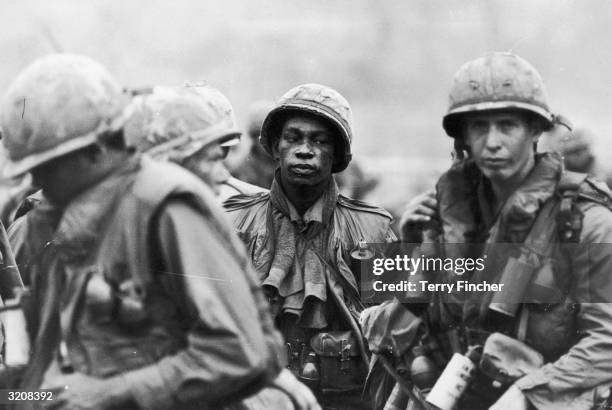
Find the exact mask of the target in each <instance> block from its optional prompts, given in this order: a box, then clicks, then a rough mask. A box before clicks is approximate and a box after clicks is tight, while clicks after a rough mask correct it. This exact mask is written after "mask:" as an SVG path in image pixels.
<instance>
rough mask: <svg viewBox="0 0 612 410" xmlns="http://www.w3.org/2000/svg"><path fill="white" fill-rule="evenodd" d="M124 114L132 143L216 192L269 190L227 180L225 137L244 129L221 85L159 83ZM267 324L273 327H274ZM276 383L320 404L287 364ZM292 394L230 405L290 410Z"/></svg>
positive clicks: (304, 404) (306, 405)
mask: <svg viewBox="0 0 612 410" xmlns="http://www.w3.org/2000/svg"><path fill="white" fill-rule="evenodd" d="M126 117H127V119H126V124H125V126H124V130H125V139H126V143H127V144H128V146H130V147H134V148H136V150H137V151H139V152H143V153H145V154H147V155H151V156H152V157H153V158H154V159H157V160H162V161H170V162H174V163H176V164H178V165H180V166H182V167H184V168H185V169H187V170H189V171H191V172H193V173H194V174H195V175H197V176H198V177H199V178H201V179H202V180H203V181H204V182H206V183H207V184H208V185H209V186H211V187H212V188H213V190H214V191H215V192H216V193H217V195H218V196H222V195H223V193H224V192H227V191H228V190H230V189H233V190H235V193H234V194H238V193H247V192H251V193H254V192H264V191H265V190H264V189H262V188H259V187H257V186H254V185H250V184H247V183H246V182H242V181H238V183H237V184H236V183H232V185H231V186H229V185H228V183H230V182H229V181H231V178H228V177H229V173H228V172H227V170H226V169H225V166H224V165H223V158H224V157H225V154H226V153H227V150H228V148H227V141H232V140H236V139H237V138H239V137H240V132H239V131H238V129H237V128H236V121H235V119H234V110H233V108H232V106H231V104H230V102H229V100H228V99H227V98H226V97H225V96H224V95H223V94H222V93H221V92H220V91H219V90H217V89H215V88H213V87H211V86H189V87H180V88H178V87H176V88H174V87H155V88H153V89H152V90H151V92H150V93H147V94H141V95H138V96H137V97H135V98H134V99H133V101H132V102H131V104H130V106H129V108H128V109H127V114H126ZM235 187H237V188H238V189H241V191H236V189H237V188H235ZM245 191H246V192H245ZM269 324H270V323H268V322H265V323H264V325H269ZM264 330H265V331H266V332H270V333H274V332H275V330H274V328H273V327H265V328H264ZM272 386H273V387H275V388H279V389H281V390H283V391H285V392H287V393H288V394H289V395H290V397H291V400H293V402H295V404H296V405H297V408H298V409H304V410H308V409H310V410H316V409H318V408H320V407H319V406H318V405H317V403H316V399H315V398H314V396H313V395H312V393H311V392H310V390H308V389H307V388H306V386H304V385H303V384H301V383H300V382H298V381H297V380H296V379H295V377H294V376H293V374H292V373H291V372H290V371H289V370H287V369H283V371H282V372H281V374H279V376H278V377H277V378H276V379H275V380H274V382H273V383H272ZM291 400H290V399H289V398H288V397H287V396H285V395H283V394H282V393H279V392H278V391H277V390H275V389H274V388H267V389H264V390H263V391H261V392H260V393H258V394H257V395H255V396H254V397H251V398H248V399H246V400H245V401H243V402H242V403H240V404H235V405H234V406H233V407H232V409H266V410H273V409H279V410H287V409H291V408H292V404H291Z"/></svg>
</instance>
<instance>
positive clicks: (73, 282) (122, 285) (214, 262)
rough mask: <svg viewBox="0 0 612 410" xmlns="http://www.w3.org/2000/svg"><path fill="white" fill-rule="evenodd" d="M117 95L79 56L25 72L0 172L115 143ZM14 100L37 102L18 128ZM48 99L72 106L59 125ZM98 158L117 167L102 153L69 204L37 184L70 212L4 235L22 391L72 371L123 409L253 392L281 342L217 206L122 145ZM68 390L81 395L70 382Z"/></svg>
mask: <svg viewBox="0 0 612 410" xmlns="http://www.w3.org/2000/svg"><path fill="white" fill-rule="evenodd" d="M49 73H51V74H49ZM49 75H51V78H53V79H55V81H47V78H48V77H46V76H49ZM41 76H43V77H44V78H45V81H44V82H43V83H42V85H41V82H40V77H41ZM73 90H78V93H76V94H74V93H72V94H71V91H73ZM120 90H121V87H120V86H119V85H118V84H117V83H116V82H115V81H114V80H113V79H112V77H111V76H110V75H109V74H108V73H107V72H106V70H105V69H104V68H103V67H101V66H100V65H99V64H97V63H95V62H93V61H91V60H89V59H87V58H85V57H80V56H73V55H52V56H49V57H46V58H43V59H41V60H39V61H38V62H36V63H34V64H33V65H32V66H30V67H29V68H28V69H26V70H25V71H24V72H23V73H22V75H21V76H20V77H19V78H18V80H16V82H15V83H14V84H13V86H12V87H11V89H10V90H9V94H8V97H7V98H6V101H5V104H4V108H5V109H4V110H3V115H4V117H3V124H2V125H3V131H4V137H5V143H7V145H8V148H9V153H10V156H11V162H10V167H9V168H8V172H7V171H5V172H7V173H8V174H11V173H14V174H21V173H23V172H28V171H30V170H32V169H34V170H35V171H36V167H37V166H39V165H42V164H46V163H47V162H48V161H51V160H56V161H58V163H61V161H65V159H64V158H65V157H64V155H66V154H69V153H72V152H73V151H75V150H78V149H79V148H83V147H87V146H88V145H90V144H92V143H95V142H96V141H97V140H98V139H99V138H101V136H100V135H99V134H98V133H102V134H103V135H106V134H107V133H111V134H113V135H115V136H116V135H121V134H117V133H118V132H121V130H122V127H123V121H122V120H123V118H122V116H121V113H122V109H123V105H122V103H120V102H119V95H120ZM36 92H39V93H41V94H42V95H39V94H36ZM22 94H25V95H26V96H28V98H32V102H31V103H30V105H29V109H30V110H31V111H32V113H30V114H26V115H25V119H24V115H23V114H22V113H21V111H20V114H17V113H16V111H15V109H13V108H15V107H18V105H16V104H15V101H23V97H22ZM33 96H34V97H33ZM38 97H40V98H38ZM54 98H62V102H63V103H64V102H65V100H68V102H69V103H66V104H65V108H64V109H63V110H62V111H61V115H51V114H54V113H53V112H49V111H48V110H49V107H52V108H54V107H56V105H55V104H52V103H49V101H51V102H52V101H54V100H53V99H54ZM40 101H44V103H40ZM93 102H99V103H100V105H99V106H98V105H96V104H93ZM101 102H104V104H102V103H101ZM84 107H86V108H87V109H85V108H84ZM92 107H94V108H96V109H99V111H95V110H93V109H92ZM33 113H37V114H38V115H36V114H33ZM80 113H85V114H87V115H85V114H83V115H82V116H79V115H77V114H80ZM71 116H72V117H71ZM18 117H19V120H17V118H18ZM71 119H72V120H74V121H71ZM32 122H36V124H35V125H38V126H36V127H34V126H33V125H32ZM68 125H70V126H68ZM32 130H34V131H35V132H32ZM36 148H38V149H36ZM32 149H35V151H34V152H32V151H31V150H32ZM105 149H107V150H109V151H110V150H113V153H115V152H116V153H117V154H116V155H117V156H115V157H110V155H111V154H110V153H104V152H100V153H99V154H100V155H109V158H114V159H115V160H117V158H121V159H122V161H121V162H117V163H114V162H111V164H113V165H112V168H110V169H109V170H108V172H105V173H104V174H103V176H102V177H101V178H100V179H96V181H97V182H95V183H91V184H89V185H87V186H84V187H83V188H82V189H81V190H80V191H78V192H74V193H73V195H72V196H69V197H68V195H69V194H68V193H65V191H58V190H53V188H54V187H55V185H51V186H50V185H48V181H45V184H44V185H43V191H45V189H49V190H51V192H52V193H55V194H57V195H60V194H61V193H64V194H65V197H66V198H64V197H62V196H60V198H62V199H66V202H61V205H58V204H57V203H56V204H54V203H52V202H51V201H49V200H47V199H44V200H43V202H42V203H40V204H39V205H38V206H36V207H35V208H34V209H32V210H30V211H29V212H28V213H27V214H26V215H25V216H24V217H23V218H21V219H19V220H18V221H17V222H16V223H15V224H14V226H13V227H11V245H12V246H13V247H14V249H15V251H16V258H17V263H18V265H19V266H20V267H21V268H22V270H23V274H24V278H25V281H26V282H27V284H28V285H29V286H30V287H31V291H32V297H31V299H30V303H29V304H28V306H27V310H26V314H27V319H28V330H29V334H30V338H31V339H32V342H33V344H32V346H33V352H32V358H31V360H30V363H29V365H28V367H27V369H26V370H25V373H24V374H23V377H22V380H20V382H19V383H18V386H17V387H19V388H21V389H25V390H30V391H32V390H37V389H40V388H41V387H47V388H58V386H64V380H68V378H70V376H66V374H67V373H69V372H73V373H74V375H76V376H77V377H75V378H72V379H70V380H81V381H82V380H90V381H91V382H92V383H93V384H96V385H97V386H102V385H104V386H107V385H108V384H104V383H103V382H102V381H104V380H113V381H118V382H119V383H121V387H122V389H123V391H127V392H128V393H129V398H127V397H121V398H120V399H119V400H121V401H122V403H121V404H117V406H115V407H116V408H122V409H124V408H159V409H170V408H219V406H220V405H221V404H222V403H226V402H229V401H234V400H236V399H240V398H241V397H244V396H247V395H249V394H251V393H253V392H254V391H256V390H257V389H259V388H261V387H262V386H263V385H265V384H266V383H268V382H269V381H270V380H272V379H273V378H274V377H275V376H276V375H277V374H278V372H279V371H280V369H281V367H282V365H283V364H284V361H283V360H284V357H283V355H282V354H281V355H278V353H279V352H282V350H281V340H280V337H279V334H278V333H277V332H275V331H274V330H273V326H272V322H271V319H270V318H269V316H268V312H267V309H268V308H267V305H266V304H265V301H264V299H263V295H262V293H261V291H260V289H259V288H258V286H257V284H256V281H255V277H254V275H253V273H252V271H250V270H249V269H250V268H249V264H248V260H247V258H246V255H245V254H244V250H243V246H242V244H241V243H240V242H239V241H238V239H237V238H236V236H235V234H234V233H233V232H232V230H231V227H230V226H229V224H227V222H226V219H225V216H224V215H223V213H222V212H221V209H220V208H218V205H216V199H215V197H214V195H213V194H212V192H211V191H210V189H209V188H207V187H206V185H204V184H203V183H202V182H201V181H199V180H198V179H197V178H196V177H194V176H193V175H192V174H190V173H188V172H187V171H185V170H183V169H181V168H180V167H178V166H176V165H173V164H162V163H155V162H154V161H152V160H150V159H147V158H141V157H140V156H138V155H131V154H129V152H128V151H127V150H126V149H125V147H120V148H116V147H115V148H111V147H110V146H105ZM123 159H125V161H123ZM109 161H110V159H109ZM92 166H93V165H92ZM60 169H61V168H60ZM85 170H88V168H85ZM53 182H59V181H53ZM62 182H64V183H66V184H70V181H62ZM45 196H46V197H51V196H50V195H47V193H45ZM202 243H206V244H207V246H205V247H202ZM236 300H240V304H239V305H237V304H236V303H235V301H236ZM245 340H248V343H245ZM80 374H84V375H88V376H90V378H89V379H86V378H83V377H80V378H79V376H78V375H80ZM13 382H17V380H13ZM115 385H116V383H115ZM14 387H15V386H14ZM67 388H68V389H70V390H71V391H72V390H74V391H76V392H79V391H83V390H87V386H82V385H76V383H73V384H70V385H69V386H68V387H67ZM106 393H107V392H98V394H100V395H103V396H104V397H106ZM56 394H57V396H58V397H60V396H61V395H62V392H59V391H58V392H56ZM112 395H113V392H111V391H109V392H108V397H113V398H114V397H115V396H112ZM84 396H86V394H84ZM56 399H57V398H56ZM67 400H74V398H73V397H70V398H67ZM106 404H108V402H106ZM23 405H24V406H29V404H27V403H23Z"/></svg>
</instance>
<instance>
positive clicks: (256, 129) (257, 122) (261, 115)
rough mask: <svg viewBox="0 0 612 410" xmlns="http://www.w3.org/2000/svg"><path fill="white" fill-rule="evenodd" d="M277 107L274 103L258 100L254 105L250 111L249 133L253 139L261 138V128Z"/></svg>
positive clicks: (248, 116)
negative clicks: (269, 114)
mask: <svg viewBox="0 0 612 410" xmlns="http://www.w3.org/2000/svg"><path fill="white" fill-rule="evenodd" d="M274 107H276V104H274V101H271V100H270V101H269V100H258V101H255V102H254V103H252V104H251V105H250V106H249V109H248V115H247V132H248V133H249V136H250V137H251V138H253V139H255V138H259V135H260V134H261V126H262V124H263V122H264V120H265V118H266V116H267V115H268V113H269V112H270V111H271V110H273V109H274Z"/></svg>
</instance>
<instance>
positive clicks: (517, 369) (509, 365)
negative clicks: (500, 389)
mask: <svg viewBox="0 0 612 410" xmlns="http://www.w3.org/2000/svg"><path fill="white" fill-rule="evenodd" d="M543 365H544V359H543V358H542V355H541V354H540V353H539V352H537V351H535V350H534V349H532V348H531V347H529V346H527V345H526V344H524V343H522V342H520V341H519V340H516V339H513V338H511V337H509V336H506V335H504V334H501V333H493V334H491V335H490V336H489V337H488V338H487V341H486V342H485V345H484V347H483V351H482V359H481V360H480V364H479V368H480V371H482V372H483V373H484V374H485V375H486V376H488V377H490V378H491V379H492V380H493V382H494V383H496V384H497V385H500V386H509V385H510V384H512V383H514V381H516V380H517V379H519V378H521V377H523V376H524V375H526V374H527V373H530V372H532V371H534V370H536V369H538V368H540V367H542V366H543Z"/></svg>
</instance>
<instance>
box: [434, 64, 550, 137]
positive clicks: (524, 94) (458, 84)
mask: <svg viewBox="0 0 612 410" xmlns="http://www.w3.org/2000/svg"><path fill="white" fill-rule="evenodd" d="M500 109H519V110H524V111H528V112H531V113H533V114H535V115H536V116H537V117H539V118H540V119H541V120H542V124H543V130H544V131H546V130H549V129H551V128H552V126H553V121H554V116H553V114H552V113H551V112H550V109H549V107H548V103H547V98H546V91H545V89H544V83H543V82H542V78H541V77H540V74H538V72H537V71H536V70H535V68H533V66H531V64H529V63H528V62H527V61H525V60H524V59H522V58H521V57H519V56H517V55H515V54H511V53H502V52H496V53H491V54H488V55H486V56H484V57H480V58H477V59H475V60H472V61H468V62H467V63H465V64H464V65H463V66H461V68H459V70H458V71H457V72H456V73H455V77H454V79H453V85H452V88H451V92H450V96H449V107H448V112H447V114H446V115H445V116H444V119H443V121H442V125H443V127H444V130H445V131H446V133H447V134H448V135H449V136H451V137H453V138H457V137H460V136H461V119H462V117H463V116H464V115H465V114H466V113H470V112H477V111H488V110H500Z"/></svg>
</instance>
